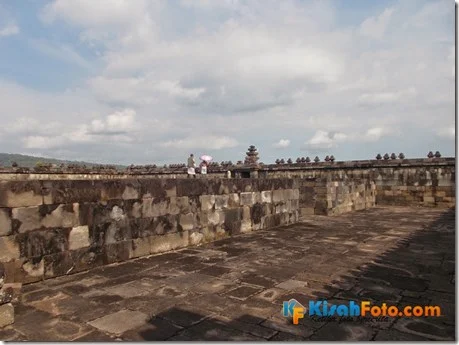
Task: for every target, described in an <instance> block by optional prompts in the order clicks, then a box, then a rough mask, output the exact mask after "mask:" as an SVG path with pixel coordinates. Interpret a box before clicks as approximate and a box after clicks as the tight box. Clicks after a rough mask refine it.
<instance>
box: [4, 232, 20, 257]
mask: <svg viewBox="0 0 459 345" xmlns="http://www.w3.org/2000/svg"><path fill="white" fill-rule="evenodd" d="M19 257H20V247H19V244H18V243H17V242H16V238H15V236H3V237H0V262H8V261H12V260H15V259H19Z"/></svg>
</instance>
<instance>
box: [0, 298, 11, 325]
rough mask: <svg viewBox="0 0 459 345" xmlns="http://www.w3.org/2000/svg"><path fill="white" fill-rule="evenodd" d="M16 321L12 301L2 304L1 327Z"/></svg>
mask: <svg viewBox="0 0 459 345" xmlns="http://www.w3.org/2000/svg"><path fill="white" fill-rule="evenodd" d="M13 323H14V307H13V305H12V304H11V303H6V304H2V305H0V328H2V327H5V326H8V325H12V324H13Z"/></svg>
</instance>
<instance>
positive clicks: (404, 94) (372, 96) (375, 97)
mask: <svg viewBox="0 0 459 345" xmlns="http://www.w3.org/2000/svg"><path fill="white" fill-rule="evenodd" d="M415 95H416V89H415V88H410V89H408V90H403V91H398V92H397V91H395V92H390V91H387V92H373V93H364V94H362V95H361V96H360V97H359V99H358V101H359V103H360V104H365V105H378V104H387V103H394V102H399V101H402V100H403V99H405V100H406V99H410V98H412V97H414V96H415Z"/></svg>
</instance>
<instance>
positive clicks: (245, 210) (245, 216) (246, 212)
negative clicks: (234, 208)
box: [242, 206, 252, 222]
mask: <svg viewBox="0 0 459 345" xmlns="http://www.w3.org/2000/svg"><path fill="white" fill-rule="evenodd" d="M251 220H252V218H251V214H250V206H243V207H242V221H243V222H244V221H251Z"/></svg>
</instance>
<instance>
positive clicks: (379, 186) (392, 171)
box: [372, 165, 456, 207]
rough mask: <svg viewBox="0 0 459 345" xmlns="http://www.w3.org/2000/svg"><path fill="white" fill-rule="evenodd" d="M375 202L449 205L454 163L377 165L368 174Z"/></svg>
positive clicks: (452, 196) (453, 194) (452, 195)
mask: <svg viewBox="0 0 459 345" xmlns="http://www.w3.org/2000/svg"><path fill="white" fill-rule="evenodd" d="M372 175H373V176H372V178H373V180H374V181H375V184H376V203H377V204H378V205H399V206H413V205H414V206H428V207H452V206H454V205H455V204H456V181H455V166H454V165H449V166H424V167H423V166H421V167H392V168H381V169H378V170H376V171H374V173H373V174H372Z"/></svg>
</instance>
